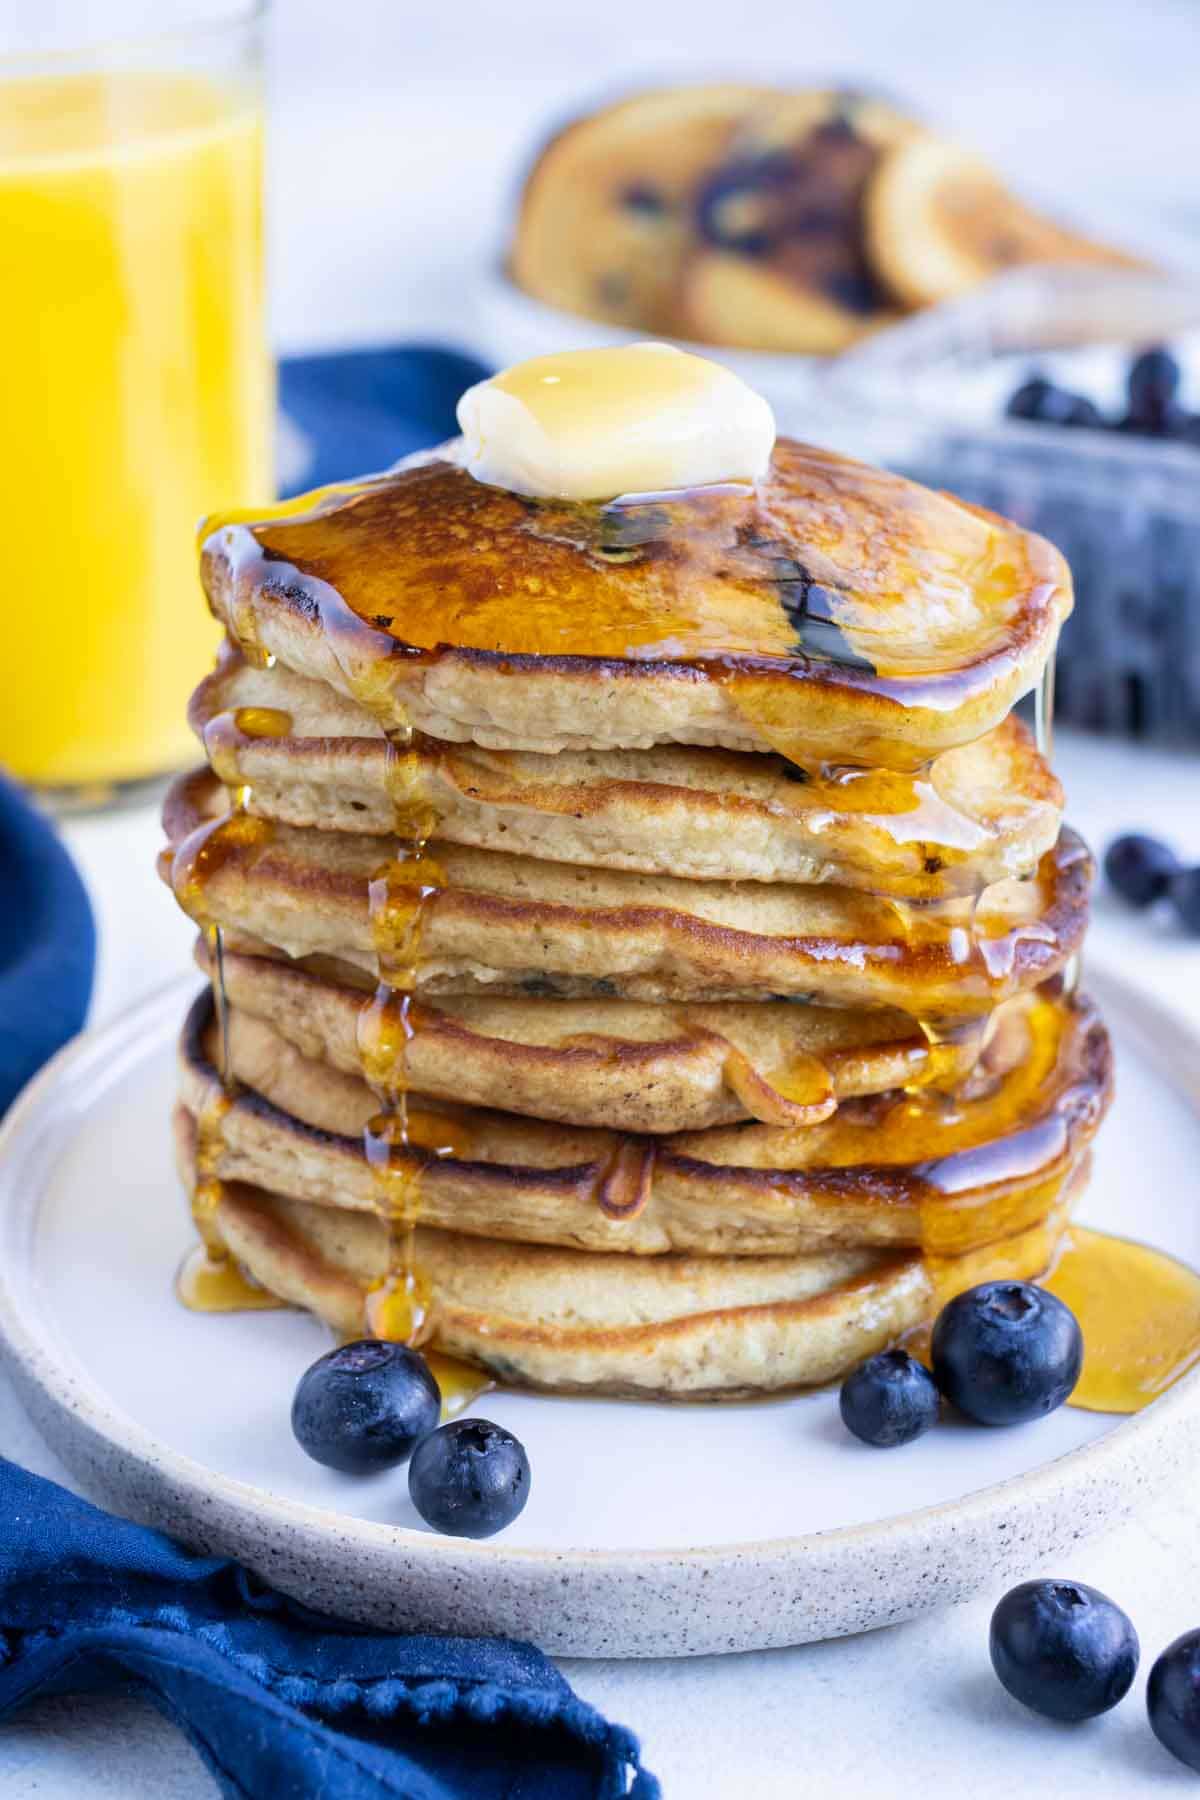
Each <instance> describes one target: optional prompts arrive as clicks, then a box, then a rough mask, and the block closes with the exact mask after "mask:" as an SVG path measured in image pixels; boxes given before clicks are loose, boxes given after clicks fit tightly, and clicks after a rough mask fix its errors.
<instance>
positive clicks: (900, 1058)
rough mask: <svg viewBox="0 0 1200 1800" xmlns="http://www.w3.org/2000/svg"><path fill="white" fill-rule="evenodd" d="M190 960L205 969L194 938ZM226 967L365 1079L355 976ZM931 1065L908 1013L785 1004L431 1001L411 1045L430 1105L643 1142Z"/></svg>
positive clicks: (236, 997)
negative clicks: (633, 1135) (452, 1103)
mask: <svg viewBox="0 0 1200 1800" xmlns="http://www.w3.org/2000/svg"><path fill="white" fill-rule="evenodd" d="M197 960H198V961H199V962H200V964H201V967H203V968H204V969H205V971H206V973H207V972H209V971H208V961H207V958H206V957H205V956H204V953H203V947H202V944H201V945H199V946H198V955H197ZM224 966H225V990H226V994H227V996H228V999H229V1002H230V1004H231V1005H232V1006H234V1007H236V1008H238V1009H239V1011H241V1012H244V1013H246V1014H248V1015H250V1016H252V1017H254V1018H256V1019H260V1020H262V1022H263V1023H264V1024H266V1025H269V1026H270V1027H271V1028H272V1030H273V1031H275V1032H277V1033H278V1034H279V1036H281V1037H283V1038H285V1039H286V1040H287V1041H288V1043H290V1044H291V1045H292V1046H293V1047H294V1048H295V1049H297V1050H299V1051H300V1053H301V1054H302V1055H304V1056H306V1057H309V1058H310V1059H312V1060H315V1061H321V1062H327V1063H329V1064H330V1065H331V1066H332V1067H333V1068H335V1069H339V1070H341V1071H342V1072H343V1073H344V1074H347V1075H361V1074H362V1072H363V1063H362V1051H361V1047H360V1043H359V1015H360V1011H361V1008H362V1005H363V1002H364V1000H365V999H366V998H367V997H368V994H369V988H368V987H367V985H366V979H367V978H366V977H365V976H364V975H363V974H362V973H361V972H360V971H356V970H354V969H353V968H352V967H350V966H348V965H346V966H343V967H342V968H341V969H339V970H337V971H331V970H330V969H329V968H328V967H325V968H323V969H321V971H320V972H319V973H313V972H309V971H308V970H306V969H305V968H304V967H302V966H297V965H296V964H294V963H290V962H286V961H283V960H279V959H277V958H276V959H273V958H269V957H265V956H247V955H245V954H240V953H238V952H236V951H231V950H229V949H227V950H226V952H225V959H224ZM1009 1004H1010V1005H1015V1006H1020V1005H1021V1004H1022V1002H1021V1001H1013V1002H1010V1003H1009ZM979 1048H980V1042H979V1039H978V1038H977V1037H976V1035H975V1034H974V1033H970V1034H964V1035H963V1036H962V1037H961V1038H960V1039H958V1040H956V1041H952V1042H951V1043H950V1044H949V1045H948V1046H939V1051H940V1050H942V1049H949V1050H950V1052H951V1057H947V1058H944V1059H943V1060H942V1062H941V1066H940V1068H939V1078H940V1079H942V1080H946V1079H953V1078H954V1077H955V1076H956V1075H959V1076H961V1075H965V1074H966V1073H967V1072H968V1070H969V1069H970V1068H971V1066H972V1064H973V1063H974V1060H975V1057H976V1055H977V1053H978V1050H979ZM931 1062H932V1052H931V1049H930V1046H929V1043H928V1042H927V1040H926V1038H925V1037H924V1035H923V1033H922V1032H921V1031H920V1029H919V1027H918V1026H917V1025H916V1023H915V1021H914V1020H912V1019H911V1018H909V1017H908V1016H907V1015H906V1014H905V1013H902V1012H898V1011H896V1010H895V1009H890V1010H889V1009H886V1008H885V1009H881V1010H876V1011H871V1012H862V1011H855V1010H853V1009H850V1008H844V1007H822V1006H811V1005H795V1004H793V1003H792V1002H790V1001H781V1000H775V1001H771V1000H766V1001H761V1002H759V1003H758V1004H757V1005H738V1004H736V1003H735V1004H729V1005H716V1006H704V1005H688V1004H687V1003H685V1002H678V1003H676V1004H675V1005H674V1006H671V1007H662V1006H649V1005H646V1004H644V1003H640V1002H638V1001H632V1000H605V999H593V1000H539V999H522V998H512V999H505V998H495V997H492V996H489V995H477V996H468V997H461V998H455V997H453V996H442V997H439V998H438V999H437V1000H429V1001H427V1002H425V1003H424V1004H423V1005H422V1006H421V1008H420V1012H419V1016H418V1020H417V1026H416V1029H415V1030H414V1031H413V1034H412V1036H411V1038H410V1039H409V1041H408V1044H407V1047H406V1064H407V1069H408V1075H409V1079H410V1080H411V1082H412V1084H413V1086H414V1087H415V1088H416V1089H418V1090H419V1091H420V1092H421V1093H424V1094H428V1095H431V1096H433V1097H434V1098H436V1099H442V1100H458V1101H463V1102H465V1103H466V1104H468V1105H472V1106H484V1107H500V1108H503V1109H504V1110H505V1111H507V1112H515V1113H522V1114H525V1115H528V1116H530V1117H533V1118H540V1119H547V1120H551V1121H554V1122H557V1123H561V1124H567V1125H594V1126H598V1127H601V1128H603V1127H605V1126H609V1125H613V1124H619V1125H620V1126H621V1128H622V1129H623V1130H626V1131H636V1132H653V1133H659V1132H679V1131H700V1130H705V1129H707V1128H709V1127H711V1126H714V1125H731V1124H735V1123H737V1122H738V1121H740V1120H744V1119H749V1118H757V1119H761V1120H763V1121H764V1122H767V1123H776V1124H789V1123H794V1124H806V1123H811V1122H813V1120H814V1118H820V1117H822V1116H825V1115H827V1114H828V1113H829V1112H832V1111H833V1110H834V1109H835V1108H836V1106H837V1103H838V1101H839V1100H845V1099H852V1098H854V1097H856V1096H860V1095H864V1094H873V1093H883V1092H886V1091H887V1090H888V1089H890V1088H899V1087H905V1086H919V1085H920V1084H921V1083H922V1082H923V1081H925V1080H926V1079H927V1078H928V1076H929V1074H930V1072H931Z"/></svg>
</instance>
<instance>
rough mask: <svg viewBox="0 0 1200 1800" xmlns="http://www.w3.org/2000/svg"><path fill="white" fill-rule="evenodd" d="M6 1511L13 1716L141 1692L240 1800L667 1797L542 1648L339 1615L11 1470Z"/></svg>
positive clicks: (6, 1678)
mask: <svg viewBox="0 0 1200 1800" xmlns="http://www.w3.org/2000/svg"><path fill="white" fill-rule="evenodd" d="M0 1519H2V1520H3V1521H4V1537H3V1554H2V1555H0V1719H4V1718H6V1717H7V1716H8V1715H9V1714H11V1713H13V1712H14V1711H16V1709H17V1708H19V1707H20V1706H21V1705H22V1704H23V1703H24V1702H25V1701H27V1700H30V1699H33V1698H35V1697H37V1696H40V1695H47V1694H78V1693H91V1694H112V1693H135V1694H139V1695H141V1696H143V1697H144V1698H146V1699H148V1700H150V1701H151V1702H153V1704H154V1705H155V1706H156V1707H158V1709H159V1711H160V1712H162V1713H164V1714H165V1715H166V1717H167V1718H169V1719H171V1720H173V1721H174V1722H175V1724H177V1725H179V1726H180V1727H181V1728H182V1729H183V1730H184V1731H185V1732H186V1733H187V1735H188V1737H189V1738H190V1739H191V1741H192V1743H193V1744H194V1745H195V1747H196V1749H197V1750H198V1751H199V1753H200V1755H201V1756H202V1757H203V1759H204V1761H205V1763H207V1765H208V1767H209V1768H210V1769H211V1771H212V1773H213V1775H214V1776H215V1777H216V1779H217V1782H218V1783H219V1785H220V1787H221V1789H222V1791H223V1792H224V1793H225V1794H227V1795H230V1796H234V1797H236V1800H301V1797H302V1796H315V1795H321V1796H323V1800H401V1797H403V1800H459V1797H460V1796H470V1797H471V1800H518V1797H519V1800H617V1797H618V1796H622V1797H624V1796H629V1797H630V1800H656V1797H657V1796H658V1793H659V1787H658V1783H657V1781H655V1779H654V1777H653V1776H652V1775H650V1774H649V1773H648V1772H647V1771H646V1770H644V1769H643V1768H642V1767H641V1766H640V1763H639V1760H638V1747H637V1742H636V1740H635V1739H634V1738H633V1737H632V1736H631V1735H630V1733H629V1732H627V1731H624V1730H623V1729H622V1728H621V1727H620V1726H615V1725H609V1724H608V1723H607V1722H606V1721H605V1720H604V1719H602V1718H601V1716H600V1714H599V1713H597V1712H596V1711H595V1710H594V1709H593V1708H592V1707H590V1706H588V1705H586V1704H585V1703H584V1702H583V1701H582V1700H580V1699H578V1698H577V1696H576V1695H575V1694H573V1693H572V1692H571V1689H570V1688H569V1687H568V1686H567V1683H566V1682H565V1681H564V1680H563V1678H562V1676H561V1675H559V1674H558V1672H557V1671H556V1670H555V1669H554V1668H553V1667H552V1666H551V1664H550V1663H548V1662H547V1661H546V1659H545V1657H544V1656H542V1655H541V1654H540V1653H539V1652H538V1651H537V1650H534V1649H532V1648H531V1647H530V1646H528V1645H522V1644H512V1643H507V1642H504V1641H503V1640H500V1639H492V1640H473V1639H468V1638H434V1637H396V1636H388V1635H386V1634H383V1633H377V1632H369V1631H364V1630H358V1629H356V1628H355V1627H353V1626H350V1625H344V1624H339V1623H338V1621H337V1620H336V1619H330V1618H326V1617H324V1616H322V1615H321V1614H319V1613H314V1612H310V1611H308V1609H307V1608H305V1607H302V1606H300V1605H298V1604H297V1603H296V1602H294V1601H290V1600H287V1599H285V1598H284V1597H283V1595H281V1594H277V1593H275V1592H274V1590H273V1589H271V1588H268V1587H266V1586H264V1585H263V1584H262V1583H260V1582H259V1581H258V1580H257V1578H255V1577H254V1576H252V1575H250V1574H248V1572H247V1571H246V1570H245V1569H243V1568H241V1567H240V1566H239V1565H238V1564H237V1563H233V1562H226V1561H225V1560H224V1559H222V1558H220V1557H215V1556H199V1555H196V1554H194V1553H193V1552H192V1551H189V1550H185V1549H183V1548H181V1546H180V1545H178V1544H176V1543H173V1542H172V1540H171V1539H170V1538H168V1537H164V1536H163V1535H162V1533H160V1532H157V1531H151V1530H149V1529H148V1528H147V1527H145V1526H142V1525H131V1524H129V1523H127V1522H126V1521H125V1520H123V1519H116V1518H113V1517H112V1516H111V1515H110V1514H108V1513H104V1512H101V1511H99V1510H98V1509H97V1508H96V1507H94V1506H89V1505H88V1503H87V1502H86V1501H85V1500H80V1499H78V1498H77V1497H76V1496H75V1495H74V1494H71V1493H68V1492H67V1490H66V1489H65V1488H61V1487H58V1486H56V1485H55V1483H54V1482H51V1481H44V1480H42V1479H41V1478H40V1477H39V1476H36V1475H30V1474H28V1473H27V1472H26V1471H25V1470H24V1469H19V1468H17V1467H16V1465H15V1464H14V1463H9V1462H5V1461H3V1460H2V1459H0Z"/></svg>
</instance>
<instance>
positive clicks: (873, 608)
mask: <svg viewBox="0 0 1200 1800" xmlns="http://www.w3.org/2000/svg"><path fill="white" fill-rule="evenodd" d="M460 455H461V445H459V444H455V445H449V446H445V447H443V449H441V450H439V451H432V452H430V453H428V454H427V455H426V456H424V457H421V458H416V459H412V460H410V461H409V462H408V463H405V464H402V465H401V466H399V467H398V468H396V469H394V470H392V471H391V472H390V473H388V474H385V475H379V476H375V477H372V478H367V479H364V480H362V481H357V482H347V483H343V484H342V485H340V486H338V487H334V488H327V489H323V490H320V491H319V492H317V493H315V494H309V495H303V496H301V497H299V498H298V499H295V500H290V501H287V502H285V503H283V504H282V505H280V506H278V507H276V508H274V509H269V510H268V511H267V512H266V513H260V514H258V515H255V514H248V515H237V516H235V517H227V518H225V519H224V520H220V519H213V520H209V521H208V522H207V526H206V528H205V529H206V533H207V535H206V538H205V543H204V550H203V555H202V559H201V573H202V578H203V581H204V586H205V590H206V592H207V594H208V599H209V604H210V606H211V608H212V610H213V612H214V613H215V614H216V616H217V617H218V618H219V619H221V620H222V621H223V622H224V623H225V625H226V627H227V629H228V630H229V632H230V635H231V636H232V637H233V639H234V640H235V642H236V643H238V644H239V645H240V646H241V648H242V649H243V650H244V651H246V652H248V653H249V654H250V655H251V656H252V657H253V658H256V659H258V660H264V659H269V658H270V657H275V658H276V659H277V661H278V662H279V663H281V664H282V665H283V666H284V667H285V668H288V669H291V670H293V671H294V672H296V673H297V674H301V675H307V676H310V677H314V678H316V679H318V680H321V681H325V682H327V683H328V684H329V685H330V686H331V687H333V688H335V689H337V691H338V692H339V693H341V694H344V695H346V696H347V697H349V698H351V699H357V700H358V701H359V702H360V703H361V704H362V705H363V706H364V707H365V708H366V709H367V710H368V711H369V712H370V713H371V714H372V715H373V716H374V717H375V718H376V719H377V720H378V721H379V722H380V724H381V725H383V726H384V727H386V728H387V729H389V730H391V731H397V730H408V729H409V728H413V729H416V730H417V731H420V732H423V733H425V734H427V735H428V736H430V737H435V738H441V739H445V740H448V741H452V742H466V741H471V742H474V743H477V744H480V745H482V746H484V747H486V748H491V749H508V750H534V751H538V752H557V751H560V750H566V749H581V748H582V749H645V748H648V747H649V746H651V745H654V744H670V743H687V744H702V745H703V744H720V745H723V746H724V747H725V748H727V749H735V750H755V751H763V750H774V751H777V752H778V753H780V754H781V755H783V756H785V757H787V758H788V759H789V760H790V761H792V762H795V763H798V764H801V765H804V766H807V767H813V766H816V765H819V764H820V763H821V762H833V763H846V762H853V763H865V764H870V765H874V766H879V767H884V768H891V769H915V768H919V767H920V766H921V765H922V764H924V763H925V762H926V761H928V760H929V758H931V757H932V756H935V755H937V754H938V753H939V752H940V751H942V750H945V749H949V748H951V747H952V746H954V745H956V744H965V743H970V742H972V741H973V740H974V739H976V738H978V737H981V736H982V735H983V734H984V733H985V732H987V731H989V730H991V729H992V727H993V726H995V725H998V724H999V722H1000V720H1001V719H1002V718H1003V717H1004V716H1005V715H1006V714H1007V713H1008V711H1009V709H1010V708H1011V706H1012V705H1013V703H1014V701H1016V700H1017V699H1018V698H1019V697H1020V696H1021V695H1022V694H1023V693H1025V692H1027V691H1028V690H1029V689H1030V688H1031V687H1033V686H1034V684H1035V683H1036V682H1037V681H1038V679H1039V677H1040V675H1041V673H1042V670H1043V668H1044V666H1045V664H1046V662H1047V659H1048V658H1049V656H1050V655H1051V654H1052V652H1053V648H1054V644H1055V640H1056V638H1057V635H1058V630H1059V627H1060V625H1061V624H1062V621H1063V620H1064V619H1065V618H1066V616H1067V614H1068V613H1069V611H1070V608H1071V583H1070V575H1069V573H1068V571H1067V567H1066V564H1065V563H1064V561H1063V559H1062V557H1061V556H1060V555H1059V553H1058V551H1057V550H1055V549H1054V548H1053V546H1052V545H1050V544H1049V543H1047V542H1046V541H1045V539H1043V538H1039V537H1036V536H1034V535H1033V534H1031V533H1029V532H1026V531H1023V530H1021V529H1020V528H1019V527H1018V526H1016V525H1013V524H1010V523H1008V522H1007V521H1004V520H1001V519H999V518H997V517H996V516H995V515H993V514H990V513H986V512H984V511H982V510H981V509H979V508H976V507H972V506H968V505H966V504H965V503H963V502H961V501H957V500H954V499H952V498H951V497H950V496H948V495H945V494H936V493H933V492H932V491H931V490H929V489H928V488H922V487H919V486H917V485H916V484H915V483H913V482H910V481H906V480H904V479H903V478H902V477H901V476H898V475H894V474H888V473H886V472H884V471H881V470H876V469H870V468H868V467H866V465H864V464H861V463H856V462H851V461H849V460H847V459H846V458H844V457H839V456H835V455H833V454H832V453H830V452H828V451H822V450H817V449H813V448H811V447H809V446H806V445H803V444H798V443H795V442H794V441H792V440H790V439H786V438H781V439H780V440H779V441H778V442H777V444H776V446H775V451H774V456H773V460H772V464H771V468H770V470H769V471H768V473H767V475H766V476H765V477H764V478H763V480H762V481H760V482H759V483H758V484H757V485H756V486H755V487H753V488H750V487H742V486H739V485H727V486H723V487H709V488H697V489H692V490H687V491H683V492H679V493H675V494H667V495H657V496H653V497H642V498H637V497H633V498H627V499H623V500H615V501H612V502H609V503H606V504H600V503H598V502H597V503H595V504H581V503H569V502H565V501H561V502H560V501H547V500H534V499H530V498H528V497H523V496H520V495H517V494H512V493H509V492H507V491H505V490H503V489H500V488H493V487H486V486H484V485H482V484H481V483H479V482H477V481H475V480H473V479H472V477H471V476H470V475H469V474H468V473H467V471H466V469H465V468H463V467H462V466H461V463H460V461H459V457H460Z"/></svg>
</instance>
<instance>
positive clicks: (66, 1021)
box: [0, 776, 96, 1113]
mask: <svg viewBox="0 0 1200 1800" xmlns="http://www.w3.org/2000/svg"><path fill="white" fill-rule="evenodd" d="M0 920H3V924H4V929H3V932H0V1113H3V1112H4V1110H5V1108H6V1107H7V1106H8V1105H9V1103H10V1102H11V1101H12V1100H13V1099H14V1098H15V1096H16V1094H17V1093H18V1091H19V1090H20V1089H21V1088H22V1087H24V1085H25V1083H26V1082H27V1081H28V1080H29V1078H30V1076H31V1075H36V1073H37V1071H38V1070H39V1069H40V1068H41V1066H42V1064H43V1063H44V1062H45V1061H46V1060H47V1058H48V1057H51V1056H53V1054H54V1052H55V1051H56V1050H57V1049H59V1048H60V1046H61V1045H63V1044H65V1043H66V1041H67V1039H68V1038H70V1037H74V1035H75V1033H76V1032H77V1031H79V1030H80V1029H81V1027H82V1025H83V1021H84V1019H85V1017H86V1015H87V1009H88V1001H89V1000H90V998H91V993H92V974H93V971H94V969H95V964H96V927H95V925H94V924H93V922H92V910H91V907H90V906H89V905H88V898H87V894H86V893H85V892H84V887H83V883H82V881H81V880H80V879H79V875H78V874H77V872H76V869H75V865H74V863H72V861H71V859H70V857H69V856H68V855H67V852H66V851H65V850H64V848H63V846H62V844H61V842H60V841H59V838H58V834H57V833H56V832H55V829H54V827H53V825H52V824H51V823H50V821H49V820H48V819H46V818H44V817H43V816H42V814H41V813H38V812H35V811H34V809H33V808H32V807H31V806H30V805H29V804H28V802H27V801H26V800H24V799H22V797H21V795H20V793H19V792H18V790H17V789H16V788H15V787H14V786H13V785H12V783H11V782H9V781H6V780H5V779H4V778H3V776H0Z"/></svg>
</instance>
